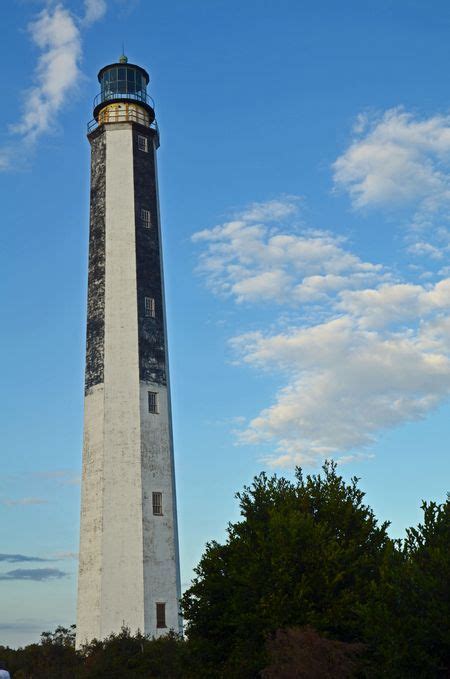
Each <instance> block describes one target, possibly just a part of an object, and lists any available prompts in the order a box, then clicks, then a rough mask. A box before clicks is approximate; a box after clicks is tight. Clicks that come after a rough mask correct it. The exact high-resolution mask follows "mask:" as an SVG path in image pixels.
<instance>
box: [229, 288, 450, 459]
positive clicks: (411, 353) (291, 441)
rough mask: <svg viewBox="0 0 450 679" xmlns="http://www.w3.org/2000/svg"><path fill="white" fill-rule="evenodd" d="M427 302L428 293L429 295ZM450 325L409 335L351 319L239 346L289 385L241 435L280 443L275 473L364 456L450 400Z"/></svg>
mask: <svg viewBox="0 0 450 679" xmlns="http://www.w3.org/2000/svg"><path fill="white" fill-rule="evenodd" d="M424 294H426V293H424ZM449 339H450V323H447V326H446V327H445V328H442V326H438V327H436V326H430V327H429V328H428V329H427V332H426V333H425V334H423V333H422V332H421V329H420V328H419V329H418V330H416V331H412V330H411V328H408V329H406V330H404V331H403V332H391V331H389V330H384V331H383V332H380V331H374V330H371V331H368V330H365V329H363V328H361V326H360V325H359V323H358V321H357V319H355V318H353V317H351V316H344V317H341V318H337V319H333V320H330V321H328V322H326V323H323V324H320V325H317V326H313V327H308V328H297V329H294V330H292V331H291V332H290V333H282V334H278V335H264V334H262V333H253V334H252V335H243V336H241V337H237V338H235V339H234V340H233V344H234V347H235V348H236V349H237V350H238V351H239V353H240V355H241V357H242V359H243V360H244V361H245V362H246V363H248V364H250V365H252V366H254V367H257V368H263V369H270V370H279V371H282V372H284V373H285V374H286V377H287V379H288V383H287V385H286V386H285V387H283V388H282V389H280V391H279V392H278V394H277V395H276V398H275V402H274V403H273V404H272V405H271V406H270V407H268V408H265V409H264V410H263V411H261V413H260V414H259V415H258V416H257V417H255V418H254V419H253V420H252V421H251V422H250V423H249V425H248V426H247V427H246V428H245V429H244V430H243V431H242V432H241V434H240V439H241V441H243V442H245V443H254V444H255V443H260V442H267V441H275V442H276V443H277V448H278V451H279V454H278V455H276V456H274V457H273V458H272V460H271V462H272V463H273V464H275V465H282V466H283V465H287V464H293V463H305V462H306V463H311V462H313V461H315V460H316V459H317V458H321V457H324V456H326V455H332V454H333V455H336V454H340V453H343V452H348V451H354V450H360V449H364V448H366V447H367V446H368V445H370V444H371V443H373V442H374V441H375V440H376V436H377V435H378V434H379V433H380V432H381V431H383V430H384V429H389V428H392V427H396V426H398V425H400V424H403V423H405V422H408V421H415V420H419V419H422V418H423V417H425V416H426V415H427V414H428V413H429V412H430V410H432V409H434V408H435V407H436V406H438V405H440V404H441V403H442V402H443V400H444V399H446V398H448V396H449V394H450V355H449V354H450V342H449Z"/></svg>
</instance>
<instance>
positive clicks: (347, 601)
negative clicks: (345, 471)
mask: <svg viewBox="0 0 450 679" xmlns="http://www.w3.org/2000/svg"><path fill="white" fill-rule="evenodd" d="M323 472H324V473H323V475H321V474H319V475H315V476H307V477H306V478H304V477H303V475H302V473H301V470H300V469H298V470H297V474H296V481H295V482H289V481H287V480H286V479H284V478H277V477H276V476H273V477H272V478H268V477H267V476H266V475H265V474H261V475H260V476H259V477H257V478H256V479H255V480H254V482H253V485H252V486H251V487H250V488H245V489H244V491H243V492H242V493H240V494H238V498H239V501H240V507H241V516H242V518H241V521H239V522H237V523H235V524H231V525H230V526H229V528H228V539H227V541H226V543H225V544H224V545H220V544H218V543H217V542H212V543H210V544H208V545H207V548H206V551H205V554H204V555H203V557H202V559H201V561H200V564H199V565H198V567H197V569H196V574H197V577H196V578H195V580H194V582H193V584H192V586H191V587H190V589H189V590H188V591H187V592H186V594H185V595H184V597H183V601H182V609H183V613H184V616H185V619H186V621H187V623H188V624H187V634H188V637H189V639H190V641H191V642H192V643H193V644H196V645H198V653H199V654H201V655H202V657H204V658H205V659H208V660H209V661H210V663H211V666H210V668H209V673H210V676H213V674H212V673H213V672H214V671H216V670H215V669H214V668H217V667H222V665H223V667H224V669H223V670H221V671H223V672H224V676H225V675H226V673H227V672H232V673H233V676H236V677H238V676H241V675H240V673H241V672H242V676H249V674H248V673H249V672H250V673H251V672H257V671H258V670H260V669H262V668H263V667H264V664H265V662H266V660H267V658H266V653H265V650H264V643H265V638H266V636H267V635H268V634H269V633H270V632H274V631H275V630H277V629H280V628H285V627H293V626H296V627H298V626H304V625H309V626H311V627H313V628H315V629H316V630H317V631H318V632H319V633H324V634H327V635H330V636H331V637H332V638H336V639H339V640H341V641H345V642H353V641H360V640H362V639H363V638H364V634H363V625H364V621H363V619H362V610H363V607H364V605H365V604H366V603H367V602H368V599H369V597H370V596H371V592H372V587H373V583H374V582H378V580H379V578H380V571H381V567H382V564H383V563H384V559H385V553H386V550H388V549H389V548H390V543H391V541H390V540H389V538H388V535H387V531H386V529H387V524H383V525H381V526H379V525H378V523H377V520H376V518H375V516H374V514H373V512H372V510H371V509H370V508H369V507H367V506H366V505H365V504H364V502H363V499H364V493H363V492H362V491H361V490H360V489H359V488H358V482H357V479H352V481H351V483H349V484H347V483H345V481H344V480H343V478H342V477H341V476H340V475H339V474H338V473H337V470H336V465H334V464H332V463H329V464H328V463H327V464H326V465H325V466H324V470H323ZM219 676H221V675H220V674H219ZM250 676H251V674H250Z"/></svg>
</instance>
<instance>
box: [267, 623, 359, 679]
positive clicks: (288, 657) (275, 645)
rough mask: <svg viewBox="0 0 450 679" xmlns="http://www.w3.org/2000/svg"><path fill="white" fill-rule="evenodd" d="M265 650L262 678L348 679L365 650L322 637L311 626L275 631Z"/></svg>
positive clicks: (353, 673)
mask: <svg viewBox="0 0 450 679" xmlns="http://www.w3.org/2000/svg"><path fill="white" fill-rule="evenodd" d="M266 648H267V652H268V655H269V658H270V665H269V667H266V668H265V669H264V670H263V671H262V672H261V677H262V679H348V678H349V677H354V676H355V673H356V672H357V671H358V668H359V662H358V656H360V655H361V653H362V651H363V649H364V647H363V646H362V644H348V643H345V642H343V641H333V640H331V639H327V638H325V637H322V636H320V635H319V634H318V633H317V632H316V631H315V630H314V629H312V627H293V628H289V629H284V630H277V631H276V633H275V634H274V635H272V636H271V637H270V638H269V639H268V640H267V643H266Z"/></svg>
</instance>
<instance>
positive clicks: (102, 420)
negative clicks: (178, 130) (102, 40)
mask: <svg viewBox="0 0 450 679" xmlns="http://www.w3.org/2000/svg"><path fill="white" fill-rule="evenodd" d="M104 134H106V170H105V171H106V199H105V201H106V205H105V222H106V234H105V339H104V342H105V344H104V384H103V385H97V386H96V387H94V388H93V389H91V391H90V393H88V394H87V396H86V399H85V422H84V444H83V480H82V486H83V490H82V493H83V496H82V513H81V537H80V571H79V590H78V616H77V645H78V646H80V645H81V644H82V643H85V642H86V641H90V640H92V639H93V638H104V637H106V636H108V635H109V634H110V633H111V632H119V631H120V629H121V628H122V626H123V625H126V626H128V627H129V628H130V629H131V631H132V632H136V631H137V630H140V631H142V632H144V633H146V634H150V635H153V636H158V635H159V634H161V633H162V634H164V633H167V631H168V629H170V628H172V629H175V630H176V631H180V626H179V617H178V601H177V595H178V594H179V572H178V552H177V549H178V547H177V534H176V516H175V512H174V507H175V498H174V492H175V491H174V471H173V453H172V436H171V424H170V419H169V418H170V405H169V403H168V396H167V389H166V388H165V387H162V386H161V385H159V384H155V385H152V384H146V383H140V382H139V351H138V317H137V284H136V243H135V205H134V177H133V136H132V135H133V130H132V125H131V123H118V124H108V125H105V132H104ZM149 391H155V392H157V393H158V400H159V413H158V414H152V413H149V409H148V392H149ZM153 492H162V494H163V515H162V516H154V515H153V506H152V493H153ZM157 602H161V603H165V604H166V624H167V629H157V627H156V603H157Z"/></svg>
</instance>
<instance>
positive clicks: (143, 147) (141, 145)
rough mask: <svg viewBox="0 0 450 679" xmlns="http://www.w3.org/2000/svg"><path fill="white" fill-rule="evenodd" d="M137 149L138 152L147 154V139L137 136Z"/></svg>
mask: <svg viewBox="0 0 450 679" xmlns="http://www.w3.org/2000/svg"><path fill="white" fill-rule="evenodd" d="M138 149H139V151H145V152H146V153H148V139H147V137H143V136H142V134H138Z"/></svg>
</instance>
